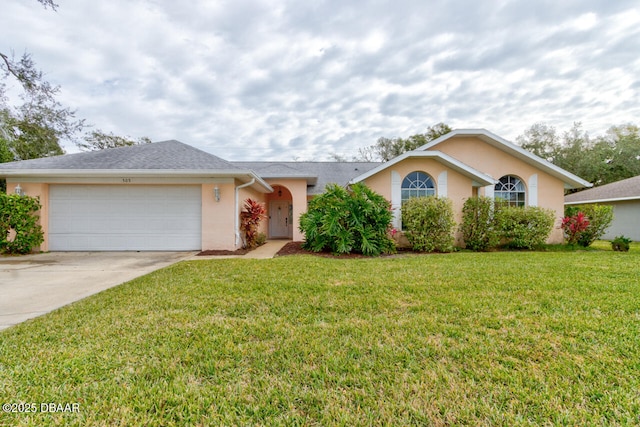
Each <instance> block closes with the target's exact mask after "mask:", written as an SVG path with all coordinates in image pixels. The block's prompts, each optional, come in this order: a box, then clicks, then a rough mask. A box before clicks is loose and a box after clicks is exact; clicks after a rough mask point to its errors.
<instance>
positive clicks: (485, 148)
mask: <svg viewBox="0 0 640 427" xmlns="http://www.w3.org/2000/svg"><path fill="white" fill-rule="evenodd" d="M432 149H433V150H439V151H442V152H443V153H446V154H448V155H450V156H452V157H454V158H456V159H458V160H460V161H461V162H463V163H465V164H467V165H469V166H471V167H473V168H475V169H477V170H479V171H480V172H484V173H485V174H487V175H489V176H491V177H492V178H495V179H499V178H501V177H503V176H505V175H514V176H517V177H518V178H520V179H521V180H522V182H523V183H524V185H525V187H526V192H527V204H528V205H535V206H540V207H543V208H547V209H551V210H553V211H554V212H555V216H556V223H555V226H554V228H553V230H552V232H551V235H550V236H549V239H548V242H549V243H562V242H563V241H564V238H563V235H562V230H560V229H559V228H558V226H559V225H560V222H561V220H562V217H563V216H564V183H563V182H562V181H561V180H559V179H557V178H555V177H553V176H551V175H549V174H547V173H545V172H543V171H541V170H540V169H538V168H536V167H534V166H532V165H530V164H528V163H526V162H524V161H522V160H520V159H518V158H515V157H513V156H511V155H510V154H508V153H506V152H504V151H502V150H499V149H498V148H496V147H493V146H491V145H490V144H488V143H486V142H484V141H482V140H481V139H479V138H475V137H454V138H451V139H448V140H445V141H443V142H442V143H440V144H438V145H437V146H435V147H433V148H432ZM533 183H537V191H536V189H535V188H533ZM534 191H535V192H536V193H537V197H536V198H535V199H537V200H534V199H532V193H533V192H534ZM480 195H485V192H484V189H482V190H481V191H480Z"/></svg>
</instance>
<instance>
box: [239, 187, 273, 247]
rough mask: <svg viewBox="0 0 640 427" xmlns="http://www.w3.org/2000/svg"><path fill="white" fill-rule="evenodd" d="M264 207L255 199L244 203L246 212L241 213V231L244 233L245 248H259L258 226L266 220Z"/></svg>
mask: <svg viewBox="0 0 640 427" xmlns="http://www.w3.org/2000/svg"><path fill="white" fill-rule="evenodd" d="M266 213H267V211H266V209H265V207H264V205H263V204H262V203H260V202H257V201H255V200H253V199H247V200H245V201H244V211H242V212H240V229H241V230H242V231H243V232H244V247H245V248H246V249H253V248H255V247H256V246H258V226H259V225H260V223H261V222H262V220H263V219H265V218H266Z"/></svg>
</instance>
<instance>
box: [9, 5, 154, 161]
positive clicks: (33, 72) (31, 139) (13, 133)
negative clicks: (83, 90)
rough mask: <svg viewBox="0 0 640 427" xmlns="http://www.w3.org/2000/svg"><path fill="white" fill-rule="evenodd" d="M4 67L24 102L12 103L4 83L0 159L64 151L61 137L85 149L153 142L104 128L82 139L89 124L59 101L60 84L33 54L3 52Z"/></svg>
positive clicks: (24, 158) (46, 155)
mask: <svg viewBox="0 0 640 427" xmlns="http://www.w3.org/2000/svg"><path fill="white" fill-rule="evenodd" d="M37 1H38V2H39V3H40V4H42V5H43V6H44V7H45V8H51V9H52V10H54V11H55V10H56V9H57V7H58V5H57V4H56V3H54V2H53V1H52V0H37ZM0 70H2V71H3V72H4V76H3V77H4V78H5V79H6V78H8V77H13V78H15V79H16V80H17V81H18V82H19V83H20V85H21V86H22V89H23V94H22V95H21V98H22V101H23V104H22V105H21V106H19V107H10V106H9V105H8V103H7V101H8V99H7V97H6V96H5V92H4V85H2V84H1V83H0V162H3V161H12V160H27V159H34V158H39V157H49V156H56V155H60V154H64V150H63V149H62V146H61V145H60V142H61V140H69V141H73V142H75V143H76V144H77V145H78V146H79V147H80V149H83V150H99V149H104V148H113V147H123V146H129V145H135V144H144V143H148V142H151V141H150V140H149V138H146V137H142V138H139V139H138V140H132V139H131V138H129V137H120V136H116V135H114V134H113V133H105V132H103V131H101V130H95V131H92V132H89V133H87V134H86V135H85V137H84V140H82V141H78V140H77V135H78V134H80V132H82V130H83V128H84V127H85V126H86V124H85V121H84V120H79V119H77V118H76V116H75V111H73V110H71V109H69V108H66V107H63V106H62V104H60V103H59V102H58V101H56V96H57V94H58V92H59V91H60V87H59V86H53V85H51V84H50V83H49V82H47V81H46V80H44V78H43V75H42V72H41V71H40V70H38V69H37V67H36V64H35V62H34V61H33V59H32V58H31V55H30V54H28V53H24V54H23V55H22V56H21V57H20V58H19V59H16V58H15V55H14V54H13V53H12V54H11V55H8V54H5V53H2V52H0ZM7 152H8V153H9V154H7Z"/></svg>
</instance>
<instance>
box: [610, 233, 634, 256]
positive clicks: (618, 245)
mask: <svg viewBox="0 0 640 427" xmlns="http://www.w3.org/2000/svg"><path fill="white" fill-rule="evenodd" d="M630 244H631V239H629V238H628V237H624V236H617V237H616V238H615V239H613V240H612V241H611V249H613V250H614V251H619V252H629V246H630Z"/></svg>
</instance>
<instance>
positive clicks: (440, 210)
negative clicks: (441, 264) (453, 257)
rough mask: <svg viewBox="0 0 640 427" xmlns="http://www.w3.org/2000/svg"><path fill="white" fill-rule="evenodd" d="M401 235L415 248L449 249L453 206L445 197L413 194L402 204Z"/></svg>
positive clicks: (451, 244) (424, 249) (453, 224)
mask: <svg viewBox="0 0 640 427" xmlns="http://www.w3.org/2000/svg"><path fill="white" fill-rule="evenodd" d="M402 225H403V228H404V230H405V235H406V236H407V239H408V240H409V243H411V246H412V247H413V249H414V250H416V251H424V252H451V251H452V250H453V230H454V227H455V222H454V220H453V207H452V205H451V201H450V200H449V199H447V198H438V197H433V196H431V197H414V198H411V199H409V200H407V201H406V202H405V203H404V204H403V205H402Z"/></svg>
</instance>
